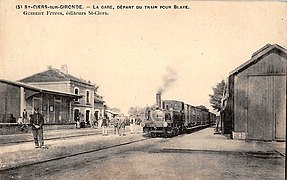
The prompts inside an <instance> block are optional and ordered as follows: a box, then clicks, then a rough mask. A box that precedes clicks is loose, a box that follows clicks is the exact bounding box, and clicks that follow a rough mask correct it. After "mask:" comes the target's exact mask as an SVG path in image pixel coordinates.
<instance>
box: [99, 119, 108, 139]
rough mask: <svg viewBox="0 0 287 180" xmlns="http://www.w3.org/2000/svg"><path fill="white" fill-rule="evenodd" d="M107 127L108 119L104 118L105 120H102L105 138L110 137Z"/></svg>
mask: <svg viewBox="0 0 287 180" xmlns="http://www.w3.org/2000/svg"><path fill="white" fill-rule="evenodd" d="M107 126H108V122H107V117H106V116H104V117H103V120H102V123H101V127H102V134H103V136H107V135H108V131H107Z"/></svg>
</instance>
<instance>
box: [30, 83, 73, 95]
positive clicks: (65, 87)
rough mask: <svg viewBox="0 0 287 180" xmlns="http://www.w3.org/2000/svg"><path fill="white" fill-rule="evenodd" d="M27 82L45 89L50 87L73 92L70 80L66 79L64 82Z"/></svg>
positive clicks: (55, 89)
mask: <svg viewBox="0 0 287 180" xmlns="http://www.w3.org/2000/svg"><path fill="white" fill-rule="evenodd" d="M27 84H30V85H33V86H37V87H40V88H44V89H50V90H54V91H60V92H68V93H69V92H71V89H70V88H71V86H70V81H64V82H29V83H27Z"/></svg>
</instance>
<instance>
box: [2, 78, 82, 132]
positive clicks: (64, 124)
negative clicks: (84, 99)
mask: <svg viewBox="0 0 287 180" xmlns="http://www.w3.org/2000/svg"><path fill="white" fill-rule="evenodd" d="M80 98H81V96H80V95H75V94H73V93H67V92H63V91H53V90H48V89H44V88H39V87H35V86H31V85H28V84H25V83H20V82H13V81H8V80H4V79H0V102H1V103H0V134H11V133H15V132H16V126H17V123H16V121H17V119H18V118H19V117H20V116H22V113H23V111H24V109H26V111H27V114H28V115H30V114H32V113H33V112H34V109H35V108H39V110H40V113H41V114H43V115H44V120H45V129H58V128H61V129H63V128H73V127H74V126H75V122H74V121H73V120H72V104H73V103H74V101H75V100H77V99H80Z"/></svg>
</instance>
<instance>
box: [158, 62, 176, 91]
mask: <svg viewBox="0 0 287 180" xmlns="http://www.w3.org/2000/svg"><path fill="white" fill-rule="evenodd" d="M176 80H177V72H176V71H175V70H174V69H173V68H172V67H167V68H166V74H165V75H164V77H163V83H162V85H161V86H160V88H159V89H158V91H157V93H158V94H162V93H164V92H165V91H166V90H168V89H169V88H170V87H171V86H172V85H173V83H174V82H175V81H176Z"/></svg>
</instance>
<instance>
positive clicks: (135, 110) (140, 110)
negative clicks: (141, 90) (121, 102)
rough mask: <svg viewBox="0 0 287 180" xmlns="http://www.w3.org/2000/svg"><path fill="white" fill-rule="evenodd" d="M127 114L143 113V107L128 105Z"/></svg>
mask: <svg viewBox="0 0 287 180" xmlns="http://www.w3.org/2000/svg"><path fill="white" fill-rule="evenodd" d="M128 113H129V114H138V115H142V114H144V113H145V108H142V107H138V106H137V107H130V108H129V110H128Z"/></svg>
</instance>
